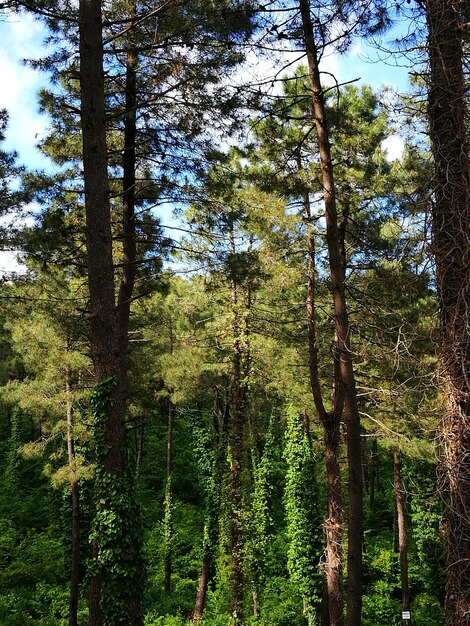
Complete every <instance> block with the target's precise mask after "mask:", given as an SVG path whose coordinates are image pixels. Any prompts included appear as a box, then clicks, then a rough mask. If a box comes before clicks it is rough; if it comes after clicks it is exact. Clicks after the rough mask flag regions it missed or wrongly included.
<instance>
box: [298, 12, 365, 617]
mask: <svg viewBox="0 0 470 626" xmlns="http://www.w3.org/2000/svg"><path fill="white" fill-rule="evenodd" d="M299 6H300V11H301V16H302V24H303V33H304V40H305V48H306V52H307V61H308V69H309V79H310V86H311V88H312V103H313V111H314V118H315V125H316V130H317V137H318V148H319V153H320V164H321V175H322V183H323V200H324V204H325V219H326V229H327V232H326V239H327V246H328V257H329V264H330V278H331V285H332V295H333V309H334V325H335V399H334V405H333V420H332V429H333V431H334V432H333V433H330V435H329V439H330V441H329V443H330V446H331V445H333V444H334V443H335V441H336V437H337V436H338V434H337V430H338V425H339V420H340V416H341V414H342V412H343V408H344V414H345V418H346V426H347V453H348V496H349V508H348V588H347V605H348V610H347V624H348V626H360V625H361V608H362V525H363V519H362V468H361V433H360V419H359V410H358V405H357V394H356V383H355V378H354V369H353V359H352V352H351V344H350V334H351V333H350V331H351V329H350V326H349V319H348V312H347V307H346V290H345V268H344V263H343V260H342V244H341V237H340V232H339V228H338V214H337V208H336V196H335V182H334V175H333V161H332V157H331V150H330V138H329V133H328V125H327V119H326V111H325V104H324V97H323V91H322V85H321V80H320V72H319V67H318V50H317V47H316V44H315V40H314V33H313V26H312V20H311V17H310V7H309V2H308V0H299ZM317 410H318V407H317ZM332 434H333V435H334V436H331V435H332ZM331 453H332V454H334V453H335V452H334V450H333V449H331ZM332 469H333V468H332ZM332 528H333V527H332ZM332 599H333V598H332ZM331 608H332V607H331V606H330V620H331V624H335V626H337V624H338V623H339V622H337V621H336V622H335V621H334V619H335V618H334V615H333V614H332V612H331ZM334 610H335V612H336V613H338V607H335V609H334Z"/></svg>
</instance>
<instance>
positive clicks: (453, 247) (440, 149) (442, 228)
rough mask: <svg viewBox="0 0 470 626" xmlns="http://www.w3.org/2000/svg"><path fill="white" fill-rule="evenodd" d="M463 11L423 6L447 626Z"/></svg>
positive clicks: (459, 284) (462, 479)
mask: <svg viewBox="0 0 470 626" xmlns="http://www.w3.org/2000/svg"><path fill="white" fill-rule="evenodd" d="M463 4H464V3H462V2H460V1H459V0H427V2H426V18H427V24H428V51H429V61H430V75H429V100H428V115H429V132H430V139H431V148H432V152H433V157H434V165H435V170H434V180H433V192H434V193H433V205H432V221H433V251H434V255H435V259H436V279H437V285H438V295H439V305H440V314H441V357H442V368H443V377H444V381H445V386H446V404H447V406H446V414H445V417H444V419H443V422H442V432H441V437H442V446H441V459H440V467H441V470H442V480H443V484H442V486H441V487H442V489H441V491H442V495H443V497H444V516H443V526H442V530H443V535H444V543H445V550H446V562H447V567H446V575H447V581H446V624H448V625H449V626H457V625H459V626H463V625H466V624H470V514H469V511H470V383H469V375H470V338H469V333H468V327H469V323H470V317H469V310H470V243H469V239H468V238H469V233H470V157H469V141H468V135H467V127H466V125H465V121H466V120H465V116H466V96H467V94H466V90H465V77H464V71H463V42H462V37H463V34H464V28H465V25H464V24H463V23H462V22H463V18H462V14H461V11H463V9H464V6H463Z"/></svg>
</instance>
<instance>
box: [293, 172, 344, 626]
mask: <svg viewBox="0 0 470 626" xmlns="http://www.w3.org/2000/svg"><path fill="white" fill-rule="evenodd" d="M299 166H300V164H299ZM304 213H305V217H306V220H307V224H308V229H307V251H308V269H307V338H308V348H309V373H310V387H311V390H312V396H313V401H314V404H315V408H316V410H317V413H318V415H319V418H320V421H321V423H322V425H323V430H324V441H325V464H326V494H327V507H326V519H325V529H326V563H325V575H326V590H327V598H328V615H330V616H331V624H336V625H338V626H340V625H341V624H342V623H343V622H342V620H343V583H342V537H343V526H342V494H341V468H340V464H339V443H340V438H339V422H340V420H339V418H340V415H339V413H338V412H336V413H327V411H326V409H325V406H324V404H323V397H322V391H321V386H320V376H319V372H318V348H317V332H316V323H315V285H316V282H315V281H316V268H315V239H314V234H313V226H312V213H311V208H310V199H309V195H308V193H305V194H304ZM304 428H305V427H304Z"/></svg>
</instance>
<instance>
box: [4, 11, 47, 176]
mask: <svg viewBox="0 0 470 626" xmlns="http://www.w3.org/2000/svg"><path fill="white" fill-rule="evenodd" d="M45 36H46V31H45V29H44V27H43V26H42V25H41V24H40V23H39V22H37V21H36V20H34V19H33V18H32V17H31V16H30V15H29V14H22V15H20V16H14V17H10V18H8V20H7V21H4V22H0V37H1V40H2V46H1V49H0V75H1V76H2V83H3V85H4V87H3V88H2V90H1V91H0V107H2V108H6V109H7V110H8V114H9V118H10V122H9V125H8V130H7V134H6V142H5V148H6V149H8V150H16V151H17V152H18V153H19V155H20V160H21V161H22V162H24V163H27V164H28V165H31V166H35V165H40V164H44V159H43V157H42V156H41V155H40V154H39V152H38V151H37V150H36V148H35V145H36V143H37V141H38V138H39V137H41V136H42V135H43V134H44V132H45V130H46V127H47V122H48V120H47V117H46V116H42V115H40V114H39V111H38V104H37V92H38V90H39V88H40V87H42V86H44V85H46V84H47V79H46V76H45V74H42V73H41V72H38V71H35V70H33V69H32V68H31V67H27V66H25V65H24V64H23V59H24V58H38V57H40V56H41V55H42V54H44V48H43V39H44V38H45Z"/></svg>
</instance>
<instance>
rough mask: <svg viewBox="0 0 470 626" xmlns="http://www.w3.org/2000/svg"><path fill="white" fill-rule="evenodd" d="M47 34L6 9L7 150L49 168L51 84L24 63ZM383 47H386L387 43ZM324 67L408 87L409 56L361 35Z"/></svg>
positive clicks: (7, 259) (0, 54)
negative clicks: (44, 105) (47, 90)
mask: <svg viewBox="0 0 470 626" xmlns="http://www.w3.org/2000/svg"><path fill="white" fill-rule="evenodd" d="M401 32H402V26H401V24H400V23H398V24H397V25H396V26H395V28H394V29H393V30H392V31H391V32H390V33H388V34H387V35H386V37H385V40H386V42H387V41H390V40H393V38H394V37H396V36H397V34H400V33H401ZM46 37H47V30H46V28H45V26H44V25H43V24H42V23H41V22H40V21H38V20H36V19H34V17H33V16H32V15H31V14H29V13H22V14H20V15H8V14H4V15H3V19H2V21H0V41H1V43H0V73H1V75H2V76H3V79H4V85H5V88H4V89H2V90H1V91H0V108H5V109H7V111H8V115H9V125H8V129H7V133H6V142H5V149H7V150H14V151H16V152H17V153H18V156H19V161H20V162H21V163H23V164H26V165H27V166H28V167H29V168H40V169H41V168H44V169H46V170H50V169H51V168H53V167H54V166H53V165H52V164H51V162H50V161H49V159H47V158H46V157H45V156H44V155H43V154H42V153H41V152H40V151H39V150H38V148H37V144H38V142H39V141H40V140H41V139H42V138H43V137H44V136H45V134H46V132H47V127H48V117H47V115H46V114H44V113H41V112H40V111H39V105H38V97H37V94H38V91H39V89H40V88H41V87H44V86H47V84H48V77H47V75H46V74H45V73H41V72H40V71H38V70H34V69H33V68H31V67H29V66H27V65H26V64H25V63H24V59H39V58H41V56H43V55H44V54H45V52H46V50H45V45H44V41H45V39H46ZM384 47H387V43H385V46H384ZM300 62H303V61H302V60H301V59H299V60H298V61H297V62H296V63H297V64H298V63H300ZM294 67H295V65H294V66H291V67H289V71H293V70H294ZM321 69H322V71H323V72H325V75H324V79H325V83H330V84H333V82H334V81H337V83H338V84H340V85H341V84H344V83H348V82H350V81H357V82H358V83H368V84H370V85H372V86H373V87H374V88H375V89H381V88H388V89H389V90H390V94H392V93H396V92H403V91H404V90H405V89H406V87H407V83H408V68H407V67H406V59H404V58H401V57H398V56H396V57H393V58H392V57H391V56H388V57H387V55H386V54H385V53H380V52H379V51H378V50H377V49H376V48H374V47H373V46H372V45H370V44H367V43H365V42H364V41H362V40H357V41H356V42H354V43H353V45H352V47H351V49H350V51H349V53H348V54H347V55H343V56H341V55H339V54H336V53H335V54H331V53H330V54H328V55H325V56H324V57H323V58H322V62H321ZM278 70H279V68H277V67H273V65H271V64H270V62H269V59H266V58H264V59H261V60H258V61H256V60H255V62H254V63H253V64H252V65H249V66H248V67H247V69H246V70H243V71H242V73H241V74H240V75H239V77H238V78H239V79H240V77H241V78H242V79H243V80H246V81H249V80H250V78H252V74H254V73H255V74H256V80H259V79H260V78H263V76H262V75H263V74H264V78H269V77H270V76H271V75H275V74H276V73H277V72H278ZM391 97H392V96H391ZM383 147H384V148H386V150H387V152H388V155H389V159H390V160H394V159H397V158H400V157H401V155H402V152H403V140H402V139H401V137H399V136H398V135H397V134H394V135H392V136H390V137H388V138H387V139H386V140H385V142H384V146H383ZM165 221H169V219H166V220H165ZM17 268H18V264H17V261H16V254H15V253H12V252H0V272H10V271H13V270H15V269H17Z"/></svg>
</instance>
